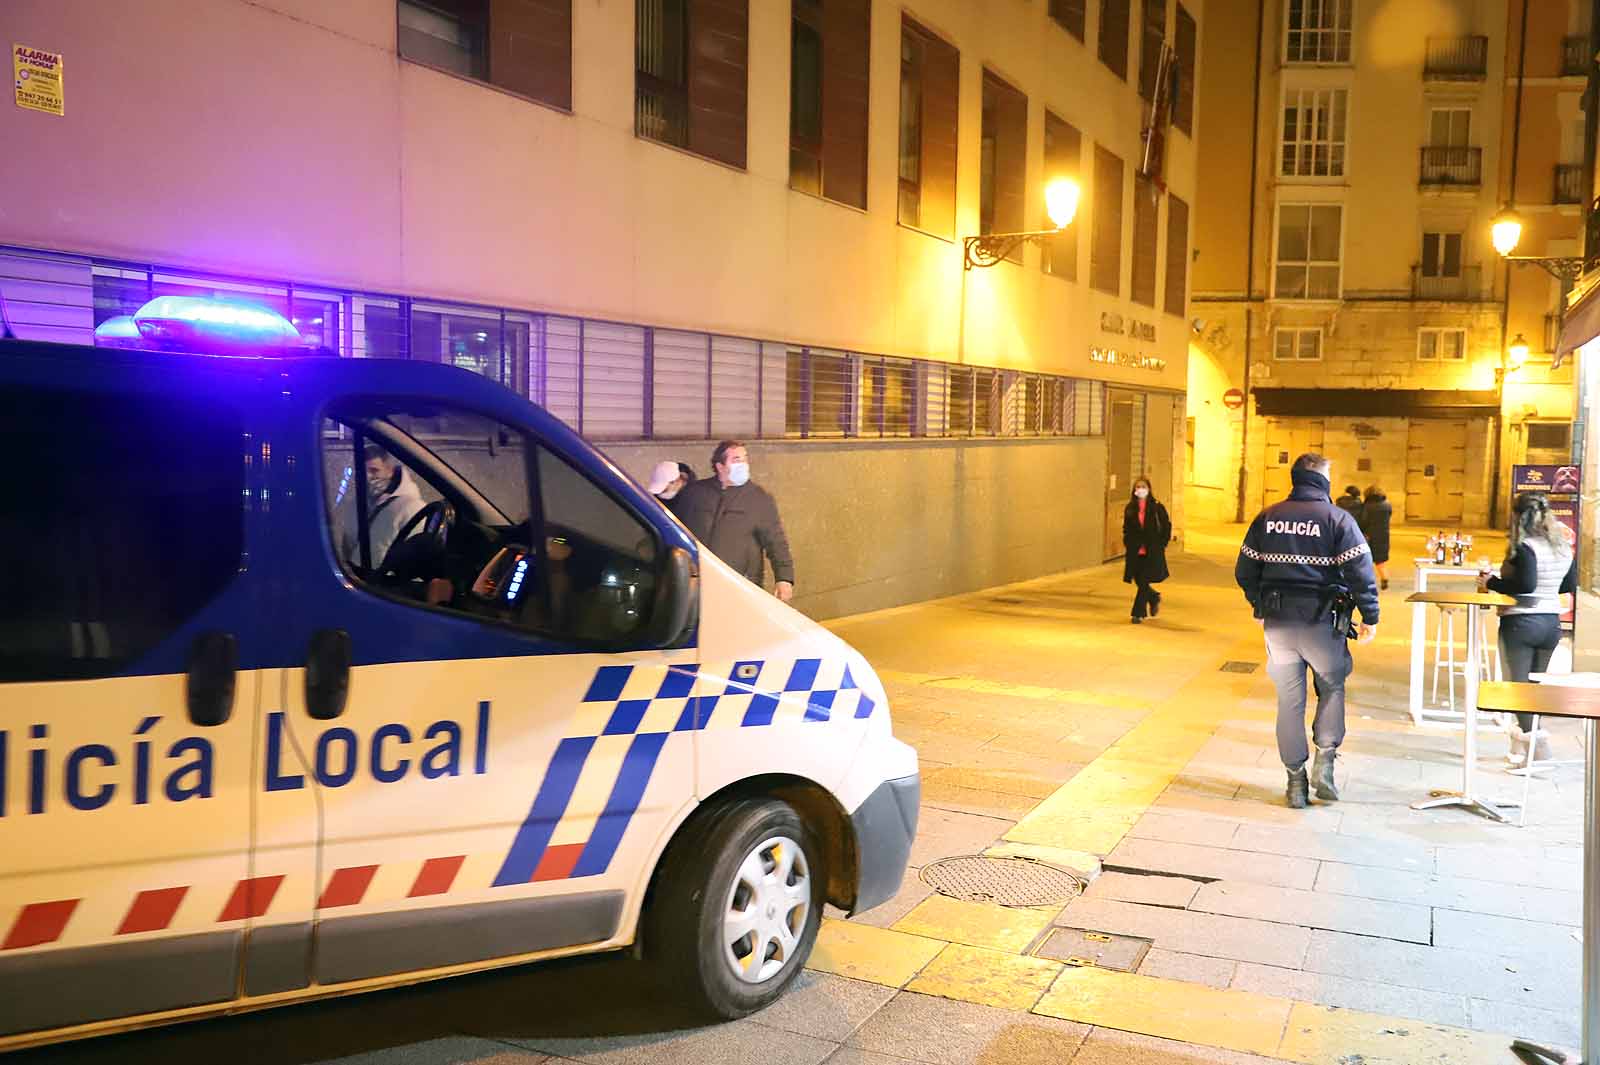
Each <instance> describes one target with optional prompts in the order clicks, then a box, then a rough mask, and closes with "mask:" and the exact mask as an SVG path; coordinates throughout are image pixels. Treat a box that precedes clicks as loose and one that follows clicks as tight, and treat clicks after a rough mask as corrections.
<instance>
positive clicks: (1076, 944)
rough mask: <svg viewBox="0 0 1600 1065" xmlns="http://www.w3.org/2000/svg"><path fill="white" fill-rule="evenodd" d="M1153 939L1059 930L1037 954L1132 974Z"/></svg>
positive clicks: (1073, 963)
mask: <svg viewBox="0 0 1600 1065" xmlns="http://www.w3.org/2000/svg"><path fill="white" fill-rule="evenodd" d="M1150 946H1151V940H1148V939H1141V938H1139V937H1138V936H1117V935H1112V934H1111V933H1109V932H1095V931H1091V930H1089V929H1084V928H1058V929H1056V930H1055V931H1054V932H1051V933H1050V937H1049V938H1048V939H1046V940H1045V941H1044V942H1043V943H1041V944H1039V949H1038V950H1036V951H1034V953H1035V954H1036V955H1038V956H1039V957H1041V958H1054V959H1055V960H1056V961H1064V962H1066V963H1067V964H1069V965H1092V966H1095V967H1097V968H1100V969H1116V970H1117V971H1118V972H1124V973H1131V972H1134V971H1136V970H1137V969H1138V968H1139V963H1140V962H1142V961H1144V956H1145V955H1146V954H1148V953H1149V952H1150Z"/></svg>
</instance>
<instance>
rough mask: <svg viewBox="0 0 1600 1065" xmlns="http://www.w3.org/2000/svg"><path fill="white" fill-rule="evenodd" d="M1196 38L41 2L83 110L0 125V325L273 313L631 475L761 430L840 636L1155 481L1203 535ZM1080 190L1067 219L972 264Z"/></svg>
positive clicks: (368, 4)
mask: <svg viewBox="0 0 1600 1065" xmlns="http://www.w3.org/2000/svg"><path fill="white" fill-rule="evenodd" d="M1203 14H1204V12H1203V7H1202V4H1201V2H1200V0H1181V2H1180V0H1142V2H1141V0H911V2H908V3H903V4H902V3H891V2H889V0H632V2H626V3H597V2H593V0H347V2H343V3H339V4H326V3H322V2H320V0H253V2H244V0H151V2H150V3H148V4H143V5H141V13H140V17H139V18H138V19H136V20H126V22H125V23H119V24H118V25H117V26H116V27H115V29H114V30H113V29H112V28H109V27H108V26H107V25H106V24H105V19H104V8H103V5H100V4H98V3H95V2H93V0H14V2H13V3H11V4H8V5H7V24H8V28H9V29H10V30H11V31H12V33H11V35H12V37H13V38H14V42H13V43H14V45H24V46H26V47H28V48H30V49H34V50H37V51H39V52H42V53H48V54H52V55H58V56H60V57H61V66H60V70H61V72H62V75H63V90H62V93H63V99H64V108H63V113H62V114H59V115H57V114H53V113H49V112H48V111H41V110H39V109H36V108H32V107H25V106H23V105H22V104H21V103H20V99H21V97H20V90H19V102H18V104H17V106H13V107H9V108H5V109H0V138H3V139H4V141H5V143H7V144H11V145H18V146H26V149H25V152H23V154H24V155H25V156H26V159H27V162H26V168H25V172H24V171H17V172H14V173H15V176H16V177H17V178H18V180H14V181H12V182H10V183H9V187H8V190H7V196H6V198H5V200H6V202H5V203H4V204H3V205H0V246H3V247H0V296H4V297H5V299H6V301H7V305H8V307H9V310H10V314H11V318H12V320H13V322H14V323H15V325H16V329H17V332H18V333H19V335H21V336H23V337H25V338H26V337H36V338H40V339H57V340H71V341H88V340H90V339H91V338H93V336H94V331H95V328H96V327H97V325H99V324H101V323H103V322H104V321H106V320H107V319H108V318H110V317H113V316H116V315H120V314H126V313H130V312H131V311H132V310H133V309H135V308H137V307H138V306H139V305H140V304H141V303H142V301H143V300H145V299H147V298H149V297H151V296H153V295H160V294H163V293H169V292H183V293H193V292H202V293H213V294H218V295H222V296H226V297H235V298H248V299H253V300H256V301H259V302H264V303H267V304H268V305H271V306H274V307H275V308H277V309H279V310H280V311H282V312H284V313H286V314H287V315H288V316H289V317H291V318H292V319H293V320H294V321H295V323H296V325H297V326H298V327H299V328H300V330H301V332H302V334H303V335H305V336H306V337H307V342H308V345H310V346H315V347H320V348H324V349H327V350H328V351H331V352H336V353H337V354H339V355H341V356H346V357H365V356H389V357H401V358H423V359H432V360H439V361H446V362H453V363H454V364H456V365H459V366H464V367H467V368H469V369H472V370H474V371H476V372H480V373H485V374H488V375H490V376H494V377H496V378H497V379H499V380H501V381H502V382H503V383H505V384H506V385H507V386H508V387H511V388H515V389H517V390H519V391H521V392H523V393H525V394H526V395H528V396H529V397H530V398H532V399H533V400H535V401H536V402H540V403H542V404H544V405H545V406H547V407H548V408H549V409H550V410H552V411H553V412H554V413H556V414H558V415H559V416H560V417H562V418H564V419H566V420H567V421H568V422H569V423H570V424H573V425H574V426H575V427H577V428H579V429H580V431H582V432H583V433H585V434H586V435H588V436H589V437H591V438H593V439H595V440H597V441H600V442H601V444H602V446H603V447H605V449H606V450H607V451H608V453H610V454H611V455H612V456H613V457H614V458H615V459H616V460H617V461H618V462H619V464H621V465H622V466H623V467H624V468H626V469H628V470H629V471H630V472H633V473H635V474H636V475H643V474H645V473H646V472H647V471H648V470H649V468H650V467H651V466H652V465H653V464H654V463H655V462H656V461H657V460H658V459H661V458H674V459H679V458H681V459H684V460H686V461H688V462H690V463H691V464H692V465H694V466H695V467H696V468H697V469H698V470H699V471H700V472H701V473H702V474H705V473H709V472H710V471H709V469H708V456H709V453H710V450H711V444H710V442H711V441H714V440H716V439H718V438H721V437H728V436H735V437H741V438H746V439H748V440H750V441H751V443H752V444H753V451H754V454H755V469H756V473H755V476H756V477H757V479H758V480H761V481H762V482H763V483H765V484H766V485H767V486H768V487H769V488H771V489H773V490H774V492H775V494H776V495H777V496H778V498H779V500H780V503H781V504H782V505H783V509H784V512H785V518H786V521H787V523H788V525H789V528H790V535H791V540H792V541H793V543H794V547H795V551H796V556H797V563H798V565H799V569H800V578H799V585H798V588H797V603H798V604H799V605H800V606H802V607H803V608H805V609H807V610H809V611H810V612H812V613H814V614H817V615H819V616H827V615H831V614H837V613H843V612H849V611H855V610H863V609H871V608H875V607H880V606H887V605H892V604H894V603H899V602H906V601H910V600H914V599H920V598H926V597H929V596H932V595H939V594H949V593H952V592H957V591H962V590H966V589H970V588H975V587H981V586H984V585H987V584H993V583H997V582H1000V581H1005V580H1013V579H1019V578H1023V577H1029V576H1034V575H1038V574H1041V573H1046V572H1052V571H1056V570H1060V569H1063V568H1068V567H1071V566H1075V565H1083V564H1088V563H1095V562H1099V561H1101V560H1102V559H1103V558H1105V557H1108V556H1112V555H1115V554H1118V553H1120V550H1121V547H1120V542H1118V537H1117V528H1116V526H1115V520H1114V516H1115V515H1116V514H1119V513H1120V508H1121V505H1122V503H1123V502H1124V501H1125V500H1126V498H1127V495H1128V489H1129V486H1130V481H1131V479H1132V478H1133V477H1134V476H1136V475H1138V474H1140V473H1144V472H1148V473H1149V474H1150V475H1151V476H1152V477H1153V479H1154V480H1155V483H1156V488H1157V492H1158V494H1161V495H1163V496H1167V497H1174V503H1175V504H1179V507H1180V509H1179V510H1178V511H1177V512H1176V513H1175V517H1178V518H1180V519H1181V500H1180V499H1178V498H1176V497H1181V491H1177V490H1176V489H1177V488H1178V487H1179V485H1180V483H1181V478H1179V477H1175V471H1176V470H1178V469H1180V468H1181V455H1182V438H1181V432H1180V431H1181V426H1182V421H1181V419H1182V416H1183V405H1184V403H1183V389H1184V387H1185V383H1186V380H1187V366H1186V360H1187V356H1188V351H1187V348H1188V345H1187V338H1188V334H1189V327H1188V325H1187V322H1188V315H1187V295H1188V264H1189V261H1190V256H1189V246H1190V239H1189V233H1188V230H1189V205H1190V204H1192V203H1193V202H1194V197H1195V189H1196V152H1195V144H1194V137H1195V133H1196V130H1197V127H1198V125H1199V123H1198V119H1197V116H1196V96H1195V92H1194V86H1195V84H1196V81H1197V75H1198V62H1199V60H1198V51H1199V41H1200V29H1201V21H1202V18H1203ZM174 42H182V44H181V47H179V46H175V44H174ZM153 56H160V57H161V59H160V60H159V62H156V61H152V58H151V57H153ZM1147 129H1153V135H1151V136H1146V132H1147ZM19 158H20V156H19ZM1064 176H1066V177H1074V178H1076V179H1077V180H1078V181H1079V183H1080V185H1081V187H1082V190H1083V196H1082V201H1081V205H1080V208H1079V210H1078V214H1077V217H1076V220H1075V221H1074V223H1073V224H1072V225H1071V226H1069V227H1067V228H1066V229H1064V230H1062V231H1060V233H1059V234H1058V235H1056V236H1052V237H1050V238H1049V239H1048V240H1044V241H1041V242H1036V243H1028V244H1025V245H1023V246H1021V247H1020V248H1018V249H1016V250H1015V251H1014V252H1013V253H1012V254H1011V255H1010V256H1008V258H1007V259H1006V261H1002V262H1000V263H999V264H998V265H995V266H992V267H987V268H975V269H964V268H963V241H962V238H963V237H965V236H970V235H977V234H980V233H1010V232H1019V231H1033V230H1041V229H1044V228H1047V226H1048V223H1047V222H1046V221H1045V203H1044V196H1043V189H1044V186H1045V184H1046V182H1047V181H1048V180H1050V179H1053V178H1056V177H1064ZM1085 499H1089V500H1091V502H1090V503H1089V504H1087V505H1086V504H1085V503H1084V500H1085Z"/></svg>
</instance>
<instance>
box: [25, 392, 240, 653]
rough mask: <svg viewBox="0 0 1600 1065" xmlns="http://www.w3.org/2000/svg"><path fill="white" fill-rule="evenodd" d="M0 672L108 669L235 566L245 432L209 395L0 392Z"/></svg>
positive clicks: (155, 638)
mask: <svg viewBox="0 0 1600 1065" xmlns="http://www.w3.org/2000/svg"><path fill="white" fill-rule="evenodd" d="M0 454H4V455H5V456H7V458H6V462H5V465H4V473H3V474H0V500H3V502H0V558H4V559H5V561H6V579H5V592H4V602H5V605H4V607H3V608H0V681H30V680H32V681H38V680H73V679H86V678H93V677H107V676H114V675H116V674H117V673H119V672H121V671H123V670H125V669H127V668H128V667H129V666H131V665H132V664H134V663H135V661H136V660H137V659H138V658H139V657H140V656H141V655H143V654H145V653H147V652H149V651H151V650H153V649H154V648H155V647H156V646H157V645H158V644H160V643H161V642H162V641H163V640H165V639H166V638H167V637H168V636H170V635H171V634H172V633H173V632H174V631H175V630H176V629H177V628H179V627H180V626H181V625H183V624H184V622H186V621H187V620H189V619H190V618H191V617H193V616H194V615H195V614H196V613H198V612H199V611H200V610H201V608H203V607H204V606H205V605H206V604H207V603H208V602H210V601H211V600H212V599H214V598H216V596H217V595H218V594H220V593H221V592H222V590H223V589H224V588H225V587H226V586H227V585H228V584H229V582H230V581H232V580H233V578H234V577H235V576H236V575H237V574H238V573H239V570H240V566H241V560H242V557H243V553H244V518H245V505H246V499H245V488H246V480H245V469H246V459H247V456H246V442H245V436H244V423H243V420H242V418H241V416H240V414H239V412H238V411H237V410H235V409H233V408H231V407H230V406H228V405H227V404H226V403H223V402H219V401H218V400H217V399H216V398H215V397H210V396H198V395H167V396H160V397H150V398H146V399H141V400H139V401H137V402H132V401H130V400H129V399H128V398H127V397H125V396H123V397H115V398H113V397H111V396H109V395H105V394H97V393H92V392H88V391H65V390H61V391H57V390H42V389H33V388H28V387H22V388H13V389H11V390H10V391H8V392H6V393H4V394H0Z"/></svg>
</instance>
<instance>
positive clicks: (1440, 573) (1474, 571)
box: [1406, 558, 1478, 725]
mask: <svg viewBox="0 0 1600 1065" xmlns="http://www.w3.org/2000/svg"><path fill="white" fill-rule="evenodd" d="M1412 564H1413V566H1414V568H1415V571H1416V572H1415V574H1414V576H1413V582H1414V588H1413V591H1414V592H1426V591H1427V590H1428V578H1429V577H1459V578H1461V579H1463V580H1470V581H1472V582H1473V584H1474V586H1476V583H1477V580H1478V567H1477V566H1475V565H1467V566H1452V565H1450V564H1448V563H1440V562H1435V561H1434V560H1433V559H1431V558H1418V559H1413V560H1412ZM1406 602H1408V603H1410V604H1411V693H1410V694H1411V698H1410V708H1411V723H1412V724H1414V725H1442V724H1443V725H1459V724H1460V723H1461V722H1462V721H1463V720H1465V718H1466V715H1465V714H1464V713H1463V712H1462V711H1460V710H1443V709H1439V708H1437V707H1432V706H1427V705H1426V704H1425V703H1424V701H1423V698H1422V690H1423V678H1424V677H1425V676H1426V675H1427V672H1428V603H1427V602H1423V601H1421V600H1418V599H1417V597H1416V595H1415V594H1413V595H1411V596H1408V597H1407V598H1406ZM1468 657H1469V658H1470V657H1471V656H1470V655H1469V656H1468ZM1463 705H1465V706H1471V705H1472V702H1471V699H1470V698H1469V699H1468V700H1467V702H1466V703H1464V704H1463Z"/></svg>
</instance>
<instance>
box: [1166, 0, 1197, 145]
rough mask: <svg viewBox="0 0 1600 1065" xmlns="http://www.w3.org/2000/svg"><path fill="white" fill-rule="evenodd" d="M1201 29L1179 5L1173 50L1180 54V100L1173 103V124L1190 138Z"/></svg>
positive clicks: (1192, 130)
mask: <svg viewBox="0 0 1600 1065" xmlns="http://www.w3.org/2000/svg"><path fill="white" fill-rule="evenodd" d="M1198 38H1199V28H1198V27H1197V26H1196V25H1195V21H1194V16H1193V15H1191V14H1189V12H1187V11H1185V10H1184V7H1183V5H1182V4H1179V5H1178V27H1177V31H1176V33H1175V34H1174V41H1173V48H1174V50H1175V51H1176V52H1177V53H1178V98H1177V99H1176V100H1174V101H1172V124H1173V125H1174V126H1177V127H1178V129H1180V130H1181V131H1183V132H1184V133H1185V134H1188V135H1189V136H1191V137H1192V136H1194V89H1195V84H1196V83H1195V76H1194V73H1195V70H1194V67H1195V55H1196V51H1197V49H1198Z"/></svg>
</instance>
